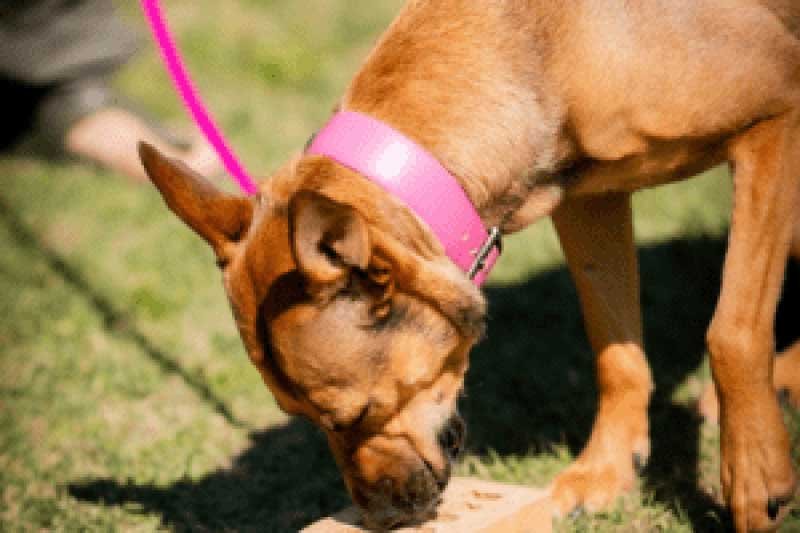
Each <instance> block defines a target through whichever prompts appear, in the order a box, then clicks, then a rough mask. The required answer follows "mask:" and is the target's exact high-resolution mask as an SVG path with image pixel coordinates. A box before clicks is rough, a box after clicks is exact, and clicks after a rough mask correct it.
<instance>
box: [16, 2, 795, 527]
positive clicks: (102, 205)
mask: <svg viewBox="0 0 800 533" xmlns="http://www.w3.org/2000/svg"><path fill="white" fill-rule="evenodd" d="M120 5H121V6H122V8H123V11H124V13H125V15H126V16H127V17H128V18H129V19H130V20H131V22H132V23H133V24H136V25H138V26H140V27H141V28H142V29H143V30H144V26H143V22H142V20H141V17H140V16H139V14H138V12H137V10H136V7H137V6H136V3H134V2H130V3H125V4H124V5H122V3H121V2H120ZM399 5H400V1H399V0H388V1H383V2H375V1H374V0H347V1H345V0H237V1H228V2H214V1H211V0H197V1H194V2H167V8H168V9H167V12H168V14H169V17H170V20H171V21H173V25H174V27H175V29H176V31H177V33H178V35H179V38H180V42H181V43H182V45H183V47H184V50H185V54H186V58H187V60H188V62H189V64H190V65H191V69H192V71H193V73H194V75H195V77H196V80H197V83H198V86H199V87H200V89H201V91H202V93H203V94H204V96H205V97H206V99H207V100H208V104H209V106H210V107H211V108H212V109H213V111H214V114H215V115H216V116H217V117H218V118H219V120H220V123H221V125H222V127H223V129H224V130H225V132H226V133H227V134H228V135H229V137H230V141H231V143H232V145H233V146H235V147H236V148H237V150H238V151H239V152H240V153H241V155H242V156H243V159H244V160H245V163H246V166H247V167H248V168H250V169H252V170H253V171H254V172H256V173H257V174H259V175H263V176H266V175H268V174H269V172H270V170H271V169H275V168H276V167H277V166H278V165H279V164H280V163H281V161H282V160H283V159H284V158H285V157H286V156H287V155H288V154H289V153H290V152H292V151H294V150H297V149H299V148H300V147H302V145H303V143H304V142H305V141H306V139H307V137H308V136H309V134H310V133H311V132H312V131H313V130H314V129H315V128H317V127H318V126H319V125H321V124H322V123H323V122H324V120H325V118H326V116H327V115H328V114H329V112H330V109H331V108H332V106H333V104H334V103H335V100H336V98H337V96H338V95H339V94H340V93H341V91H342V90H343V88H344V86H345V84H346V82H347V80H348V78H349V77H350V76H351V75H352V73H353V72H354V70H355V69H356V68H357V65H358V63H359V61H360V59H361V58H363V56H364V55H365V53H366V52H367V51H368V50H369V48H370V46H371V44H372V43H373V42H374V40H375V38H376V37H377V36H378V35H379V33H380V31H381V29H382V28H384V27H385V26H386V24H387V23H388V22H389V20H391V17H392V16H393V14H394V13H395V12H396V11H397V8H398V7H399ZM146 44H148V45H149V43H146ZM117 82H118V84H119V86H120V88H121V90H123V91H124V92H125V93H126V94H128V95H130V96H131V97H132V98H134V99H136V100H139V101H141V102H142V103H143V105H144V106H146V107H148V108H149V109H152V111H153V113H154V114H156V115H157V116H159V117H160V118H162V119H163V120H165V121H167V122H168V123H170V124H174V125H176V127H181V126H182V127H187V124H188V123H187V120H186V118H185V116H184V115H183V110H182V108H181V106H180V104H179V103H178V102H177V100H176V98H175V96H174V95H173V92H172V89H171V87H170V85H169V82H168V79H167V76H166V74H165V73H164V71H163V69H162V67H161V65H160V63H159V60H158V57H157V55H156V53H155V51H154V50H153V49H152V47H150V46H147V47H145V49H144V50H143V52H142V54H140V56H139V57H138V58H137V59H136V61H135V62H133V63H132V64H131V65H130V66H129V67H128V68H126V69H125V71H124V72H122V73H121V75H120V77H119V79H118V80H117ZM0 180H2V184H3V187H2V189H0V242H2V243H3V252H2V254H0V317H1V318H0V530H3V531H32V530H58V531H64V530H68V531H72V530H91V531H95V530H100V531H103V530H109V531H111V530H123V531H154V530H179V531H183V530H197V531H223V530H225V531H277V532H284V531H295V530H297V529H299V528H300V527H302V526H303V525H305V524H307V523H309V522H311V521H313V520H315V519H317V518H319V517H321V516H323V515H325V514H328V513H330V512H332V511H334V510H337V509H338V508H340V507H342V506H344V505H346V504H347V502H348V498H347V495H346V493H345V491H344V488H343V485H342V483H341V480H340V478H339V475H338V473H337V470H336V468H335V466H334V464H333V461H332V459H331V457H330V456H329V453H328V451H327V446H326V444H325V442H324V438H323V436H322V435H321V434H320V433H319V432H318V431H317V430H316V429H314V428H313V427H312V426H311V425H309V424H308V423H306V422H304V421H302V420H299V419H292V418H289V417H287V416H285V415H284V414H282V413H281V412H280V410H279V409H278V408H277V406H276V404H275V402H274V400H273V398H272V396H271V395H270V394H269V392H268V390H267V389H266V388H265V387H264V386H263V385H262V384H261V381H260V378H259V377H258V375H257V373H256V371H255V370H254V369H253V368H252V367H251V366H250V363H249V362H248V360H247V357H246V356H245V354H244V351H243V349H242V347H241V345H240V343H239V340H238V336H237V333H236V331H235V329H234V325H233V321H232V319H231V317H230V313H229V310H228V307H227V304H226V302H225V299H224V295H223V292H222V288H221V284H220V283H219V273H218V270H217V269H216V267H215V265H214V260H213V257H212V254H211V252H210V251H209V250H208V249H207V248H206V246H205V245H204V244H203V243H201V242H200V240H199V239H198V238H196V237H195V236H194V235H193V234H191V233H190V232H189V231H188V230H186V229H185V228H184V227H183V226H182V225H181V224H180V223H179V222H178V221H177V220H175V219H174V218H173V217H172V216H171V215H170V214H169V213H168V212H167V210H166V209H164V207H163V205H162V203H161V200H160V198H159V196H158V195H157V194H156V193H155V192H154V191H153V190H152V189H151V188H150V187H148V186H146V185H138V184H134V183H129V182H127V181H125V180H124V179H122V178H120V177H119V176H115V175H112V174H109V173H105V172H102V171H99V170H96V169H93V168H90V167H86V166H80V165H76V164H54V163H45V162H42V161H37V160H34V159H31V158H24V157H19V156H17V157H13V156H0ZM226 186H229V185H226ZM730 196H731V191H730V180H729V177H728V175H727V172H726V171H725V170H723V169H717V170H715V171H712V172H710V173H708V174H706V175H704V176H702V177H699V178H697V179H695V180H692V181H690V182H685V183H681V184H678V185H672V186H668V187H663V188H661V189H659V190H655V191H647V192H644V193H640V194H639V195H637V197H636V199H635V201H636V228H637V238H638V240H639V242H640V245H641V248H640V258H641V266H642V281H643V294H642V300H643V305H644V313H645V325H646V340H647V348H648V352H649V355H650V360H651V363H652V366H653V368H654V372H655V375H656V380H657V391H656V394H655V397H654V402H653V406H652V409H651V414H652V419H653V429H652V433H653V457H652V460H651V463H650V466H649V467H648V468H647V469H646V471H645V473H644V476H643V477H642V480H641V483H640V486H639V487H638V488H637V490H636V491H634V492H633V493H632V494H630V495H628V496H626V497H624V498H621V499H620V500H619V502H618V504H617V505H616V506H615V507H614V508H613V509H611V510H609V511H608V512H606V513H603V514H600V515H595V516H577V517H574V518H573V519H569V520H564V521H561V522H559V523H558V525H557V527H558V530H559V531H563V532H568V531H614V532H617V531H702V532H706V531H724V528H725V513H724V511H723V510H722V508H721V507H720V505H719V498H720V490H719V484H718V481H717V479H718V451H717V445H718V429H717V428H716V427H715V426H712V425H709V424H704V423H702V421H701V420H699V419H698V417H697V416H696V415H695V413H694V411H693V409H692V402H693V400H694V398H695V397H696V396H697V394H698V393H699V391H700V390H701V388H702V386H703V383H704V381H705V380H706V379H707V376H708V369H707V363H706V359H707V357H706V353H705V347H704V333H705V328H706V325H707V323H708V321H709V318H710V316H711V313H712V311H713V307H714V304H715V300H716V297H717V294H718V285H719V277H720V268H721V263H722V258H723V254H724V248H725V241H726V231H727V226H728V218H729V204H730ZM798 278H800V272H797V271H795V270H793V271H792V273H791V275H790V277H789V280H788V284H789V285H791V286H790V287H788V288H787V293H789V294H790V295H793V296H794V298H795V300H794V301H795V302H796V303H794V304H793V305H794V308H793V309H790V305H791V302H784V303H783V305H782V309H781V313H782V316H783V317H786V316H788V315H789V314H790V313H792V312H794V313H795V315H794V316H797V315H796V313H797V311H798V308H799V306H798V304H797V302H800V287H798V285H800V280H799V279H798ZM487 294H488V297H489V300H490V309H491V320H490V323H489V337H488V340H487V341H485V342H483V343H482V344H481V345H480V346H478V347H477V349H476V350H475V351H474V353H473V359H472V368H471V370H470V373H469V376H468V380H467V381H468V383H467V395H466V397H465V398H464V399H463V401H462V411H463V413H464V415H465V417H466V418H467V420H468V422H469V424H470V436H469V443H468V448H469V451H468V453H467V454H466V456H465V457H464V459H463V460H462V462H461V464H460V465H459V467H458V471H459V473H460V474H462V475H471V476H477V477H481V478H487V479H496V480H501V481H507V482H513V483H522V484H531V485H535V486H541V485H544V484H546V483H547V482H548V481H549V480H551V479H552V477H553V476H554V475H555V474H556V473H557V472H558V471H560V470H561V469H562V468H563V467H564V466H566V465H567V464H568V463H569V461H570V460H571V458H573V457H574V456H575V454H576V453H577V452H578V451H579V450H580V446H581V444H582V443H583V442H585V440H586V438H587V435H588V431H589V429H590V426H591V421H592V416H593V408H594V402H595V389H594V385H593V370H592V368H593V367H592V356H591V354H590V352H589V348H588V343H587V341H586V338H585V335H584V333H583V330H582V325H581V318H580V313H579V311H578V308H577V301H576V296H575V292H574V289H573V288H572V285H571V282H570V280H569V276H568V274H567V273H566V270H565V268H564V265H563V258H562V256H561V253H560V250H559V247H558V243H557V241H556V239H555V236H554V233H553V230H552V228H551V226H550V224H549V222H542V223H540V224H538V225H536V226H534V227H532V228H530V229H529V230H526V231H525V232H523V233H522V234H520V235H518V236H515V237H514V238H511V239H509V240H508V241H507V244H506V253H505V254H504V256H503V258H502V261H501V263H500V264H499V266H498V268H497V269H496V271H495V273H494V274H493V277H492V279H491V283H490V284H489V286H488V288H487ZM781 324H782V327H781V332H780V333H781V338H782V340H784V341H785V340H786V338H787V337H788V336H792V335H795V336H796V334H797V327H796V322H795V323H794V324H792V323H791V322H790V321H789V320H788V319H785V318H784V320H783V321H782V322H781ZM786 419H787V421H788V422H789V424H790V427H791V428H792V432H793V436H794V442H800V414H798V413H797V412H795V411H791V410H789V409H787V411H786ZM796 458H797V459H798V460H800V451H798V452H797V453H796ZM785 531H800V511H795V513H794V515H793V516H791V517H790V519H789V520H788V521H787V525H786V526H785Z"/></svg>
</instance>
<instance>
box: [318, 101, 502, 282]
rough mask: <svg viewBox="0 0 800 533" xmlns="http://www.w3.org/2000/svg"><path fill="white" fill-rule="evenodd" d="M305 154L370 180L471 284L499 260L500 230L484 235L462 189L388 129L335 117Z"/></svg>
mask: <svg viewBox="0 0 800 533" xmlns="http://www.w3.org/2000/svg"><path fill="white" fill-rule="evenodd" d="M306 153H308V154H312V155H322V156H327V157H329V158H331V159H333V160H334V161H336V162H337V163H340V164H341V165H344V166H346V167H348V168H350V169H352V170H355V171H356V172H358V173H359V174H362V175H363V176H365V177H367V178H369V179H371V180H372V181H374V182H375V183H377V184H378V185H380V186H381V187H383V188H384V189H386V190H387V191H388V192H390V193H391V194H393V195H395V196H396V197H398V198H399V199H400V200H402V201H403V202H405V203H406V205H408V207H409V208H411V210H412V211H414V212H415V213H416V214H417V216H419V218H421V219H422V220H423V221H425V222H426V223H427V224H428V226H429V227H430V228H431V230H432V231H433V233H434V234H435V235H436V236H437V237H438V238H439V240H440V241H441V243H442V245H443V246H444V249H445V253H446V254H447V256H448V257H449V258H450V259H451V260H452V261H453V262H454V263H455V264H456V265H458V266H459V267H460V268H461V270H463V271H464V272H466V273H467V275H468V276H469V277H470V279H472V280H473V281H474V282H475V284H476V285H478V286H480V285H481V284H483V282H484V280H485V279H486V276H488V274H489V271H491V269H492V267H493V266H494V264H495V262H496V261H497V258H498V257H499V255H500V231H499V229H498V228H492V229H491V230H489V231H487V230H486V227H485V226H484V225H483V221H482V220H481V218H480V216H478V212H477V211H476V210H475V207H474V206H473V205H472V202H470V200H469V198H467V195H466V194H465V193H464V190H463V189H462V188H461V185H460V184H459V183H458V181H456V179H455V178H454V177H453V176H452V175H451V174H450V173H449V172H448V171H447V170H446V169H445V168H444V167H443V166H442V165H441V163H439V161H437V160H436V158H435V157H433V156H432V155H431V154H430V153H429V152H428V151H426V150H425V149H424V148H422V147H421V146H419V145H418V144H416V143H415V142H414V141H412V140H411V139H409V138H408V137H406V136H405V135H403V134H402V133H400V132H398V131H396V130H395V129H393V128H391V127H390V126H388V125H387V124H384V123H383V122H380V121H378V120H376V119H373V118H371V117H369V116H367V115H364V114H361V113H356V112H353V111H342V112H339V113H337V114H335V115H334V116H333V117H332V118H331V120H330V121H329V122H328V123H327V124H326V125H325V127H323V128H322V129H321V130H320V131H319V132H318V133H317V134H316V135H315V136H314V138H313V139H312V140H311V142H310V143H309V146H308V148H307V150H306Z"/></svg>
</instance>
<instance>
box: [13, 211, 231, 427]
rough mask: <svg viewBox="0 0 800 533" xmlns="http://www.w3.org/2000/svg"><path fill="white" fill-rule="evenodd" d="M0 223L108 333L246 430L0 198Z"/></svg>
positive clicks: (198, 379) (204, 388) (209, 390)
mask: <svg viewBox="0 0 800 533" xmlns="http://www.w3.org/2000/svg"><path fill="white" fill-rule="evenodd" d="M0 224H4V225H5V226H6V227H7V228H8V230H9V233H10V234H11V235H12V237H13V238H14V240H15V241H16V244H17V245H19V246H20V247H22V248H25V249H28V250H31V251H32V252H34V253H35V254H37V255H39V256H40V257H41V258H42V259H43V260H44V263H45V264H46V265H47V266H48V268H49V269H50V270H51V271H53V272H54V273H55V274H57V275H58V276H59V277H60V278H61V279H62V280H63V281H64V283H66V284H67V285H69V286H70V287H72V289H73V290H75V292H76V293H77V294H79V295H81V296H83V298H84V299H85V300H86V301H87V302H88V303H89V304H90V305H91V306H92V308H93V309H94V310H95V312H96V313H97V314H98V315H99V316H100V317H101V319H102V320H103V327H104V328H105V329H106V331H108V332H109V334H111V335H113V336H115V337H117V338H119V339H124V340H126V341H129V342H132V343H133V344H134V345H135V346H137V347H138V348H139V350H141V351H142V353H144V354H145V355H147V357H149V358H150V359H151V360H152V361H153V362H154V363H156V364H157V365H158V366H159V367H160V368H161V370H162V371H163V372H164V373H167V374H175V375H177V376H180V378H181V379H183V381H184V382H185V383H186V385H187V386H188V387H189V388H190V389H192V390H193V391H194V392H195V394H197V395H198V396H199V397H200V398H202V399H203V401H205V402H206V403H208V404H209V405H210V406H211V407H212V408H213V409H214V410H215V411H216V412H217V413H219V414H220V415H221V416H223V417H224V418H225V420H227V421H228V422H229V423H230V424H231V425H234V426H236V427H246V425H245V424H244V423H243V422H241V421H240V420H238V419H237V418H236V416H235V415H234V414H233V413H232V412H231V410H230V409H229V408H228V406H227V405H226V404H225V402H223V401H222V399H220V398H219V397H217V395H216V394H214V391H212V390H211V389H210V388H209V387H208V385H207V384H206V383H205V382H204V381H203V379H202V378H200V377H198V376H194V375H192V374H191V373H190V372H188V371H187V370H186V369H185V368H183V367H181V366H180V364H178V362H177V361H176V360H175V358H173V357H172V356H170V355H169V354H168V353H167V352H165V351H164V350H162V349H161V348H159V347H158V346H157V345H156V344H155V343H154V342H153V341H152V340H150V339H149V338H148V337H147V336H146V335H145V334H144V333H142V331H141V330H140V329H139V328H138V327H137V325H136V323H135V320H134V319H133V317H131V316H130V315H129V314H128V313H126V312H125V311H124V310H123V309H120V308H119V307H117V306H116V305H114V303H113V301H112V300H111V299H109V298H108V297H106V296H105V295H103V294H102V292H101V291H100V290H99V289H98V288H97V287H95V286H93V285H92V283H91V281H90V280H89V279H87V278H86V276H84V274H83V273H82V272H81V271H80V270H78V269H77V268H75V267H73V266H72V265H70V264H69V262H68V261H67V260H66V259H64V257H62V256H61V254H59V253H58V252H57V251H55V250H53V249H52V248H50V247H48V246H47V245H46V244H45V243H44V242H42V241H41V239H39V237H38V236H37V235H36V233H35V232H34V231H33V230H32V229H31V228H30V227H29V226H28V225H27V224H25V222H24V221H23V220H22V218H20V216H19V215H18V214H17V213H16V211H14V210H13V209H12V208H11V207H10V206H9V204H8V202H7V201H6V200H5V199H4V198H3V197H2V196H0Z"/></svg>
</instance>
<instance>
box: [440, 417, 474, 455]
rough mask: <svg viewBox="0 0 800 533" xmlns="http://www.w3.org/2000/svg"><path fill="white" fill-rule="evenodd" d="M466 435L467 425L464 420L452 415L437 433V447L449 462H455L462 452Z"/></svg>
mask: <svg viewBox="0 0 800 533" xmlns="http://www.w3.org/2000/svg"><path fill="white" fill-rule="evenodd" d="M466 434H467V425H466V424H465V423H464V419H463V418H461V417H460V416H458V415H453V416H452V417H450V419H449V420H448V421H447V423H446V424H445V425H444V427H442V429H441V431H440V432H439V446H441V447H442V450H443V451H444V453H445V455H446V456H447V458H448V459H450V460H451V461H454V460H456V459H457V458H458V457H459V456H460V455H461V453H462V452H463V451H464V439H465V437H466Z"/></svg>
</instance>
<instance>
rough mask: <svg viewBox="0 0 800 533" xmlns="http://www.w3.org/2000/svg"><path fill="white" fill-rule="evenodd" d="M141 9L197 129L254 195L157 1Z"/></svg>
mask: <svg viewBox="0 0 800 533" xmlns="http://www.w3.org/2000/svg"><path fill="white" fill-rule="evenodd" d="M142 9H143V10H144V14H145V16H146V18H147V21H148V22H149V24H150V29H151V30H152V32H153V38H154V39H155V41H156V43H157V44H158V47H159V49H160V50H161V56H162V57H163V59H164V63H165V64H166V66H167V70H169V73H170V76H172V81H173V83H174V84H175V87H176V88H177V89H178V92H179V93H180V95H181V98H182V99H183V103H184V104H185V105H186V108H187V109H188V110H189V113H190V114H191V115H192V117H193V118H194V121H195V123H196V124H197V126H198V127H199V128H200V131H202V132H203V135H205V137H206V139H208V142H209V143H211V146H213V147H214V150H216V152H217V154H218V155H219V157H220V159H221V160H222V163H223V165H225V168H226V169H227V170H228V172H229V173H230V174H231V175H232V176H233V177H234V179H235V180H236V183H238V184H239V187H241V189H242V191H244V192H245V193H246V194H249V195H254V194H256V192H258V186H257V185H256V182H255V180H253V178H251V177H250V175H249V174H248V173H247V171H246V170H245V169H244V167H243V166H242V165H241V163H240V162H239V160H238V159H237V158H236V155H235V154H234V153H233V150H231V148H230V147H229V146H228V143H227V142H225V138H224V137H223V136H222V133H221V132H220V130H219V128H218V127H217V125H216V124H215V123H214V120H213V119H212V118H211V115H210V114H209V113H208V111H207V109H206V107H205V106H204V105H203V101H202V100H201V99H200V95H199V94H198V93H197V91H196V90H195V88H194V84H193V83H192V80H191V78H190V77H189V73H188V72H187V71H186V67H184V64H183V61H182V60H181V55H180V53H179V52H178V49H177V47H176V46H175V40H174V39H173V38H172V34H171V33H170V31H169V27H168V26H167V22H166V20H165V19H164V16H163V14H162V11H161V6H160V5H159V2H158V0H142Z"/></svg>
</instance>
